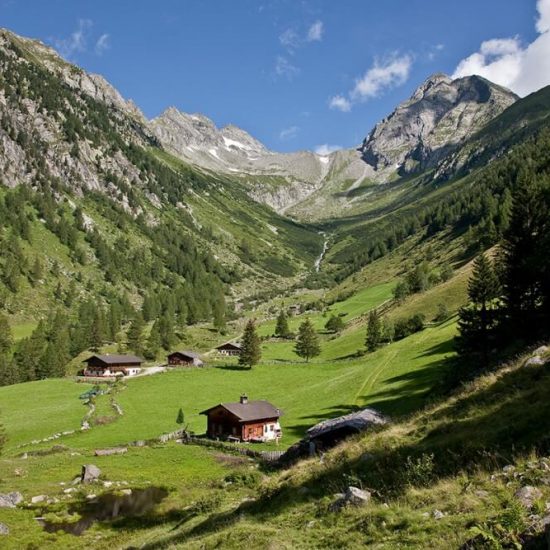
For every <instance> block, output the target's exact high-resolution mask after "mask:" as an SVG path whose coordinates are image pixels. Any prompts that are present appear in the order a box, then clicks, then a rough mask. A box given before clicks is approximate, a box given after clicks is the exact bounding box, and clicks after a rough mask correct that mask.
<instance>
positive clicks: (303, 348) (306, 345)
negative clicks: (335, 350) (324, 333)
mask: <svg viewBox="0 0 550 550" xmlns="http://www.w3.org/2000/svg"><path fill="white" fill-rule="evenodd" d="M294 352H295V353H296V355H298V357H302V358H303V359H305V360H306V361H307V362H308V361H309V360H310V359H311V358H312V357H317V356H318V355H319V354H320V353H321V346H320V345H319V337H318V336H317V333H316V332H315V328H314V326H313V324H312V323H311V321H310V320H309V319H306V320H305V321H304V322H303V323H302V324H301V325H300V327H299V328H298V336H297V338H296V344H295V346H294Z"/></svg>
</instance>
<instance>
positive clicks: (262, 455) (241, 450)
mask: <svg viewBox="0 0 550 550" xmlns="http://www.w3.org/2000/svg"><path fill="white" fill-rule="evenodd" d="M181 442H182V443H184V444H191V445H202V446H203V447H210V448H212V449H220V450H222V451H226V452H229V453H235V454H240V455H244V456H249V457H251V458H257V459H259V460H263V461H264V462H276V461H277V460H279V458H281V456H282V455H283V454H284V453H285V451H257V450H256V449H250V448H248V447H241V446H239V445H238V444H237V443H227V442H225V441H216V440H213V439H205V438H202V437H195V436H187V437H184V438H182V440H181Z"/></svg>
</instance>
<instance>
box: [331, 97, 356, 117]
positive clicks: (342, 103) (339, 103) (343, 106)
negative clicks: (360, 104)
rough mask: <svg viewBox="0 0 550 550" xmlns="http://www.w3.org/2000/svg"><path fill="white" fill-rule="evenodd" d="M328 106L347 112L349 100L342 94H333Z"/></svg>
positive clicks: (349, 107) (349, 105)
mask: <svg viewBox="0 0 550 550" xmlns="http://www.w3.org/2000/svg"><path fill="white" fill-rule="evenodd" d="M328 106H329V107H330V108H331V109H338V110H339V111H342V112H343V113H349V112H350V111H351V101H350V100H349V99H346V98H345V97H344V96H343V95H335V96H334V97H331V98H330V101H329V102H328Z"/></svg>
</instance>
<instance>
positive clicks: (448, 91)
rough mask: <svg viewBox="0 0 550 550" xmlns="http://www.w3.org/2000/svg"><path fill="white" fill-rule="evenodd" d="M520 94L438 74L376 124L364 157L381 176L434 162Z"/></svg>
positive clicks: (472, 79) (479, 81) (478, 80)
mask: <svg viewBox="0 0 550 550" xmlns="http://www.w3.org/2000/svg"><path fill="white" fill-rule="evenodd" d="M517 99H518V97H517V96H516V95H515V94H514V93H513V92H511V91H510V90H507V89H505V88H502V87H501V86H497V85H496V84H493V83H491V82H489V81H488V80H485V79H484V78H481V77H479V76H470V77H465V78H459V79H457V80H452V79H451V78H450V77H448V76H446V75H444V74H435V75H433V76H431V77H430V78H428V79H427V80H426V81H425V82H424V83H423V84H422V85H421V86H419V87H418V89H417V90H416V91H415V92H414V94H413V95H412V97H411V98H410V99H408V100H407V101H405V102H403V103H402V104H401V105H399V106H398V107H397V108H396V109H395V110H394V111H393V113H392V114H391V115H389V116H388V117H387V118H385V119H384V120H382V121H381V122H379V123H378V124H377V125H376V126H375V127H374V129H373V130H372V131H371V132H370V134H369V135H368V136H367V137H366V138H365V140H364V142H363V145H362V147H361V152H362V154H363V159H364V160H365V162H367V163H368V164H369V165H371V166H372V167H373V168H374V170H375V172H376V174H377V175H376V179H377V180H379V181H387V180H388V179H389V178H390V177H391V176H392V175H394V174H395V173H396V172H398V173H399V174H401V175H405V174H410V173H412V172H416V171H420V170H423V169H426V168H430V167H434V166H435V165H436V164H437V163H438V162H439V161H440V160H441V159H442V158H443V157H444V156H445V155H447V154H448V153H449V152H450V151H452V150H453V149H454V148H455V147H456V146H457V145H459V144H460V143H462V142H463V141H464V140H465V139H466V138H468V137H471V136H472V135H473V134H474V133H475V132H477V131H478V130H479V129H481V128H482V127H483V126H484V125H485V124H486V123H487V122H489V121H490V120H491V119H493V118H494V117H495V116H497V115H499V114H500V113H501V112H502V111H503V110H504V109H506V108H507V107H509V106H510V105H511V104H512V103H514V102H515V101H516V100H517Z"/></svg>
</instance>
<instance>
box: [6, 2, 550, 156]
mask: <svg viewBox="0 0 550 550" xmlns="http://www.w3.org/2000/svg"><path fill="white" fill-rule="evenodd" d="M537 7H538V11H537ZM548 20H550V0H538V2H536V1H535V0H460V1H459V0H376V1H375V0H363V1H358V0H343V1H339V2H336V1H329V0H318V1H314V0H310V1H300V0H271V1H269V0H265V1H262V0H258V1H253V0H234V1H227V0H224V1H221V0H220V1H209V2H208V1H200V0H185V1H181V0H180V1H176V0H157V1H156V2H150V1H145V0H143V1H140V0H134V1H130V0H120V1H113V0H94V1H76V0H48V1H44V0H26V1H21V0H0V26H2V27H6V28H8V29H10V30H13V31H14V32H17V33H18V34H22V35H25V36H30V37H34V38H39V39H40V40H42V41H43V42H45V43H47V44H50V45H53V46H54V47H56V48H57V49H58V50H59V51H61V53H63V55H64V56H66V57H68V58H69V59H70V60H71V61H73V62H75V63H76V64H78V65H80V66H82V67H83V68H85V69H86V70H88V71H92V72H98V73H101V74H102V75H103V76H105V77H106V78H107V80H109V81H110V82H111V83H112V84H113V85H114V86H115V87H116V88H118V90H119V91H120V92H121V93H122V94H123V95H124V96H125V97H126V98H131V99H133V100H134V101H135V102H136V104H137V105H138V106H139V107H140V108H141V109H142V110H143V111H144V113H145V114H146V116H148V117H149V118H151V117H154V116H156V115H158V114H159V113H161V112H162V111H163V110H164V109H165V108H167V107H168V106H172V105H174V106H176V107H178V108H179V109H181V110H183V111H186V112H201V113H204V114H205V115H207V116H209V117H210V118H212V119H213V120H214V122H215V123H216V124H217V125H219V126H223V125H225V124H229V123H233V124H236V125H238V126H240V127H242V128H244V129H245V130H247V131H249V132H250V133H251V134H252V135H254V136H255V137H257V138H258V139H260V140H261V141H263V142H264V143H265V144H266V145H267V146H268V147H270V148H272V149H275V150H279V151H291V150H297V149H312V150H314V149H316V148H318V147H319V146H322V145H329V146H339V147H351V146H354V145H356V144H358V143H360V141H361V140H362V139H363V138H364V137H365V135H366V134H367V133H368V132H369V130H370V129H371V128H372V126H373V125H374V124H375V123H376V122H377V121H378V120H380V119H381V118H383V117H384V116H386V115H387V114H389V113H390V112H391V110H392V109H393V108H394V107H395V106H396V105H397V103H399V102H400V101H402V100H404V99H406V98H407V97H409V96H410V95H411V93H412V92H413V90H414V89H415V88H416V87H417V86H418V85H419V84H420V83H421V82H422V81H423V80H424V79H425V78H426V77H427V76H429V75H430V74H432V73H434V72H438V71H442V72H446V73H448V74H453V73H455V74H456V75H457V76H458V75H462V74H468V73H469V72H477V73H480V74H484V75H485V76H491V77H492V78H493V79H494V80H496V81H500V83H503V84H505V85H506V84H507V85H510V86H511V87H513V88H514V87H516V88H518V90H517V91H518V92H519V93H522V94H524V93H527V92H529V91H531V89H529V86H530V87H531V88H533V89H535V88H536V87H537V86H538V87H540V85H541V84H545V83H550V70H549V71H548V72H547V73H546V74H548V82H542V83H541V82H539V80H540V78H541V77H540V74H539V73H540V72H541V71H540V70H538V71H536V72H537V75H538V76H536V78H535V77H533V79H530V74H527V75H526V74H525V72H526V71H527V72H528V71H529V70H531V73H532V74H534V73H535V71H534V70H533V69H529V68H528V65H529V64H528V63H527V62H526V61H525V60H526V59H527V61H529V62H530V65H529V66H531V65H533V64H534V65H536V67H538V63H539V61H538V58H537V57H536V54H537V52H539V54H537V55H540V51H541V49H542V51H543V53H548V54H549V55H548V58H550V52H547V51H546V50H545V49H544V48H545V47H546V46H547V42H548V41H547V40H546V39H547V38H548V35H549V34H550V33H549V32H548V28H547V27H548V26H550V25H547V23H548ZM543 39H544V40H546V42H543ZM537 44H538V46H537ZM529 52H531V53H529ZM533 52H534V53H533ZM529 56H531V57H529ZM538 68H540V67H538ZM514 71H515V72H514ZM522 71H523V72H522ZM544 78H546V76H544ZM531 80H533V81H532V82H531ZM519 82H521V83H519ZM526 82H527V83H529V84H528V85H527V84H526ZM522 86H523V87H525V86H527V88H528V89H520V88H521V87H522Z"/></svg>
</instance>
